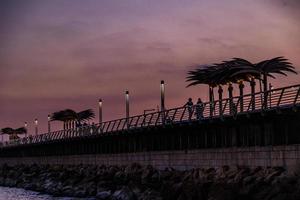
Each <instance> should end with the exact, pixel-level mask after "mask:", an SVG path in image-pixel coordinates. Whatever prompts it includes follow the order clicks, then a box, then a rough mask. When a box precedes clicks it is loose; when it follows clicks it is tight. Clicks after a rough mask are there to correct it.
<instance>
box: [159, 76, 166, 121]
mask: <svg viewBox="0 0 300 200" xmlns="http://www.w3.org/2000/svg"><path fill="white" fill-rule="evenodd" d="M160 110H161V111H162V116H161V120H162V123H163V124H164V123H165V81H163V80H161V81H160Z"/></svg>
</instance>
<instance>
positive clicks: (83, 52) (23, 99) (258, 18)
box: [0, 0, 300, 133]
mask: <svg viewBox="0 0 300 200" xmlns="http://www.w3.org/2000/svg"><path fill="white" fill-rule="evenodd" d="M299 10H300V1H299V0H224V1H221V0H197V1H196V0H163V1H162V0H110V1H105V0H72V1H71V0H43V1H41V0H26V1H24V0H1V1H0V25H1V28H0V74H1V79H0V128H3V127H7V126H11V127H13V128H17V127H20V126H23V124H24V122H25V121H27V122H28V124H29V132H30V133H32V132H33V120H34V118H38V119H39V123H40V127H39V128H40V129H39V130H40V132H46V127H47V122H46V121H47V115H48V114H50V113H53V112H55V111H58V110H61V109H66V108H71V109H75V110H77V111H80V110H83V109H88V108H92V109H95V110H96V109H97V101H98V99H99V98H102V99H103V103H104V113H103V114H104V119H105V120H110V119H114V118H121V117H123V116H124V113H125V106H124V92H125V90H129V91H130V100H131V115H135V114H140V113H142V112H143V110H144V109H149V108H156V106H157V105H159V84H160V80H165V82H166V106H167V108H171V107H175V106H181V105H183V104H184V103H185V102H186V99H187V98H188V97H193V98H194V99H196V98H197V97H202V98H203V99H207V90H208V89H207V87H206V86H199V87H191V88H185V87H186V85H187V84H186V82H185V77H186V72H187V71H188V70H190V69H192V68H193V67H191V66H193V65H195V64H210V63H215V62H220V61H222V60H226V59H230V58H233V57H242V58H245V59H248V60H250V61H252V62H257V61H260V60H263V59H269V58H272V57H276V56H285V57H286V58H288V59H289V60H290V61H291V62H292V63H293V65H294V66H295V67H296V70H297V71H298V72H300V12H299ZM271 81H272V83H273V84H274V85H275V86H276V87H278V86H286V85H289V84H298V83H300V75H290V76H289V77H288V78H287V77H278V78H277V80H276V81H274V80H271ZM95 121H97V118H96V119H95ZM55 127H56V128H58V127H57V124H56V126H55Z"/></svg>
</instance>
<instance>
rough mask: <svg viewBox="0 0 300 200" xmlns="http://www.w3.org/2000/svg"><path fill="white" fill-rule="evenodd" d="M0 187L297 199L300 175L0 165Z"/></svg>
mask: <svg viewBox="0 0 300 200" xmlns="http://www.w3.org/2000/svg"><path fill="white" fill-rule="evenodd" d="M0 185H1V186H8V187H20V188H25V189H29V190H34V191H39V192H42V193H48V194H52V195H55V196H73V197H88V198H91V199H108V200H131V199H132V200H139V199H145V200H150V199H153V200H155V199H167V200H176V199H177V200H184V199H187V200H193V199H195V200H196V199H199V200H206V199H208V200H227V199H228V200H235V199H245V200H248V199H249V200H250V199H257V200H258V199H259V200H261V199H266V200H282V199H287V200H293V199H300V176H299V175H298V174H293V175H291V174H287V173H286V171H285V170H284V169H283V168H280V167H277V168H261V167H257V168H255V169H249V168H247V167H234V168H229V167H228V166H224V167H222V168H219V169H214V168H209V169H192V170H188V171H177V170H174V169H172V168H167V169H165V170H157V169H155V168H153V167H152V166H141V165H138V164H132V165H130V166H91V165H76V166H75V165H74V166H72V165H69V166H62V165H27V166H26V165H16V166H8V165H2V166H0Z"/></svg>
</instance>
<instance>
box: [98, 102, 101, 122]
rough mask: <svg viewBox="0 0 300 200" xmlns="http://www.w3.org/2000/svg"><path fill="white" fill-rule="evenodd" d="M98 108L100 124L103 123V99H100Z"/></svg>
mask: <svg viewBox="0 0 300 200" xmlns="http://www.w3.org/2000/svg"><path fill="white" fill-rule="evenodd" d="M98 108H99V124H100V126H101V124H102V99H99V101H98Z"/></svg>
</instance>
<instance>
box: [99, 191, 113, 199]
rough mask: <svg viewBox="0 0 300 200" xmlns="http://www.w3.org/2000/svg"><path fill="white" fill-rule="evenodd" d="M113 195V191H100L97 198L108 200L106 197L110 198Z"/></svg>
mask: <svg viewBox="0 0 300 200" xmlns="http://www.w3.org/2000/svg"><path fill="white" fill-rule="evenodd" d="M110 196H111V191H110V190H109V191H101V192H98V193H97V195H96V198H97V199H99V200H106V199H109V198H110Z"/></svg>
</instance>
